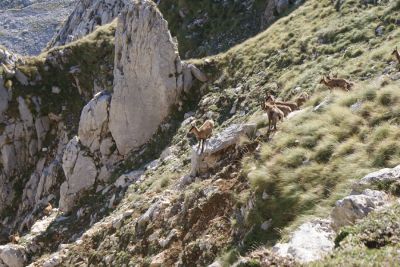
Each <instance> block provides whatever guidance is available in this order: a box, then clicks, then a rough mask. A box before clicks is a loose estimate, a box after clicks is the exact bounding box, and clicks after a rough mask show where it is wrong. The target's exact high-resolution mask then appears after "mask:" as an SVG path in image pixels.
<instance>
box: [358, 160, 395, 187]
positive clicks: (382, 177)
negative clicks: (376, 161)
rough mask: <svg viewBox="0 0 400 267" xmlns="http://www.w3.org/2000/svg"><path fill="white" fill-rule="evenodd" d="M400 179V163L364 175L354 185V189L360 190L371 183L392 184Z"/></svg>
mask: <svg viewBox="0 0 400 267" xmlns="http://www.w3.org/2000/svg"><path fill="white" fill-rule="evenodd" d="M399 179H400V165H399V166H396V167H394V168H392V169H390V168H385V169H382V170H379V171H376V172H373V173H370V174H367V175H366V176H364V177H363V178H362V179H361V180H360V181H358V182H357V183H355V184H354V185H353V189H355V190H356V191H360V190H362V189H365V188H367V187H368V186H371V185H377V184H381V185H382V184H386V185H388V184H391V183H393V182H396V181H398V180H399Z"/></svg>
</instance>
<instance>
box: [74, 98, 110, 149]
mask: <svg viewBox="0 0 400 267" xmlns="http://www.w3.org/2000/svg"><path fill="white" fill-rule="evenodd" d="M110 101H111V96H110V95H109V94H107V93H98V94H96V95H95V97H94V98H93V99H92V100H91V101H89V103H88V104H87V105H86V106H85V107H84V108H83V110H82V113H81V118H80V121H79V139H80V141H81V143H82V144H83V145H84V146H86V147H88V148H89V149H90V151H91V152H94V151H96V150H99V149H100V142H101V140H102V139H103V138H102V137H104V136H105V135H106V134H107V133H108V132H109V131H108V110H109V105H110ZM103 150H104V151H103V152H104V153H107V152H106V151H107V148H103Z"/></svg>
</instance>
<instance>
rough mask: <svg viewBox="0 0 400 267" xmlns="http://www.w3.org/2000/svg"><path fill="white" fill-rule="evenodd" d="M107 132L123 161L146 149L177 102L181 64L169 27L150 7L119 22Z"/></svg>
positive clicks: (137, 7)
mask: <svg viewBox="0 0 400 267" xmlns="http://www.w3.org/2000/svg"><path fill="white" fill-rule="evenodd" d="M115 42H116V43H115V50H116V51H115V68H114V94H113V97H112V100H111V108H110V130H111V134H112V136H113V138H114V140H115V142H116V145H117V148H118V151H119V153H120V154H122V155H126V154H128V153H129V152H130V151H132V150H134V149H137V148H139V147H140V146H141V145H143V144H145V143H146V142H147V141H148V140H149V139H150V138H151V136H152V135H153V134H154V133H155V132H156V130H157V128H158V127H159V125H160V123H161V122H162V121H164V120H165V118H166V117H167V116H168V114H169V111H170V108H171V107H172V106H173V105H174V104H175V103H176V102H177V98H178V96H179V95H180V93H181V92H180V90H179V89H180V85H182V84H183V81H182V75H181V73H179V72H178V69H182V68H181V66H182V63H181V61H180V58H179V55H178V49H177V45H176V43H175V42H174V41H173V39H172V37H171V34H170V32H169V31H168V23H167V21H166V20H164V19H163V17H162V15H161V13H160V12H159V11H158V9H157V7H156V6H155V4H154V3H152V2H151V1H137V2H135V3H132V4H130V5H129V6H127V8H126V11H125V12H123V13H122V14H121V15H120V17H119V19H118V26H117V32H116V40H115Z"/></svg>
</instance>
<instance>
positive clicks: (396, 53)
mask: <svg viewBox="0 0 400 267" xmlns="http://www.w3.org/2000/svg"><path fill="white" fill-rule="evenodd" d="M392 55H393V56H396V55H399V50H397V46H396V48H395V49H394V50H393V52H392Z"/></svg>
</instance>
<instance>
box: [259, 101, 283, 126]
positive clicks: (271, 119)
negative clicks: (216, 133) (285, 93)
mask: <svg viewBox="0 0 400 267" xmlns="http://www.w3.org/2000/svg"><path fill="white" fill-rule="evenodd" d="M262 109H263V110H264V111H265V112H266V113H267V115H268V132H270V131H272V130H277V128H276V124H277V123H278V121H280V120H283V118H284V116H285V114H284V113H283V112H282V110H280V109H279V108H278V107H277V106H275V105H271V104H269V103H267V102H264V103H263V105H262ZM272 127H273V128H272Z"/></svg>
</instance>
